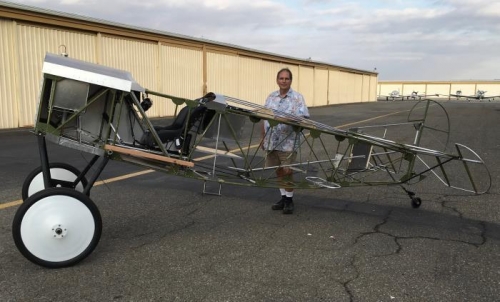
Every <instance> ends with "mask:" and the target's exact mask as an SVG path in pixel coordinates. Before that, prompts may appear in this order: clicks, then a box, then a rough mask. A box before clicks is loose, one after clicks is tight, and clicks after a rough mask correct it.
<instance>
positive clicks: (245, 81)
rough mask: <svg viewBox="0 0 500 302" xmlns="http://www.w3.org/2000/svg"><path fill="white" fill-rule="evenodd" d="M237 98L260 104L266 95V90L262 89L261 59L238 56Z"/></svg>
mask: <svg viewBox="0 0 500 302" xmlns="http://www.w3.org/2000/svg"><path fill="white" fill-rule="evenodd" d="M239 61H240V63H239V79H240V82H239V86H240V93H239V96H238V97H239V98H241V99H243V100H246V101H249V102H253V103H256V104H261V103H262V102H263V101H264V100H265V99H266V96H267V93H268V92H267V91H263V89H262V86H263V85H262V84H263V79H262V77H261V76H259V75H261V74H262V60H261V59H254V58H247V57H240V58H239Z"/></svg>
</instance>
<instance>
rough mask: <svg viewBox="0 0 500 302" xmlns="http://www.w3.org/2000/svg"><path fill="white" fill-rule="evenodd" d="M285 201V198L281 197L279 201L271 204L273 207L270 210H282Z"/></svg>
mask: <svg viewBox="0 0 500 302" xmlns="http://www.w3.org/2000/svg"><path fill="white" fill-rule="evenodd" d="M285 199H286V197H285V196H281V199H280V201H278V202H277V203H275V204H273V206H272V207H271V209H273V210H283V208H284V207H285Z"/></svg>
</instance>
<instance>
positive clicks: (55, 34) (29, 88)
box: [17, 24, 95, 126]
mask: <svg viewBox="0 0 500 302" xmlns="http://www.w3.org/2000/svg"><path fill="white" fill-rule="evenodd" d="M17 42H18V49H19V51H18V60H17V62H18V64H19V68H18V72H19V87H20V91H19V98H18V99H19V125H20V126H30V125H33V121H34V117H35V113H36V110H37V105H38V96H39V91H40V81H41V78H42V74H41V70H42V63H43V58H44V57H45V54H46V52H51V53H60V51H62V49H63V48H62V47H61V45H65V46H66V52H67V53H69V55H70V56H71V57H72V58H76V59H80V60H86V61H90V62H93V61H94V58H95V53H94V50H95V36H93V35H89V34H85V33H77V32H72V31H65V30H61V29H53V28H45V27H39V26H32V25H25V24H18V26H17Z"/></svg>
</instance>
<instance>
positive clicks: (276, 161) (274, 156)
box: [266, 150, 297, 167]
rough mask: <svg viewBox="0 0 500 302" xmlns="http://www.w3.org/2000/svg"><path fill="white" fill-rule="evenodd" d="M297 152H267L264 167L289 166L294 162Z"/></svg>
mask: <svg viewBox="0 0 500 302" xmlns="http://www.w3.org/2000/svg"><path fill="white" fill-rule="evenodd" d="M295 158H297V152H287V151H277V150H275V151H269V152H267V158H266V167H277V166H284V165H290V164H292V163H294V162H295Z"/></svg>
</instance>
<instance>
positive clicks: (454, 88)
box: [450, 84, 477, 95]
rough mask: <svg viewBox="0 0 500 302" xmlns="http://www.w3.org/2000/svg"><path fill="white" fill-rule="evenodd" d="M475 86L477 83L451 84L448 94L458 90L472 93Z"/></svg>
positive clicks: (463, 92) (468, 93)
mask: <svg viewBox="0 0 500 302" xmlns="http://www.w3.org/2000/svg"><path fill="white" fill-rule="evenodd" d="M476 86H477V84H451V85H450V94H456V93H457V91H458V90H460V91H461V92H462V94H463V95H474V94H476V92H477V91H476Z"/></svg>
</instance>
